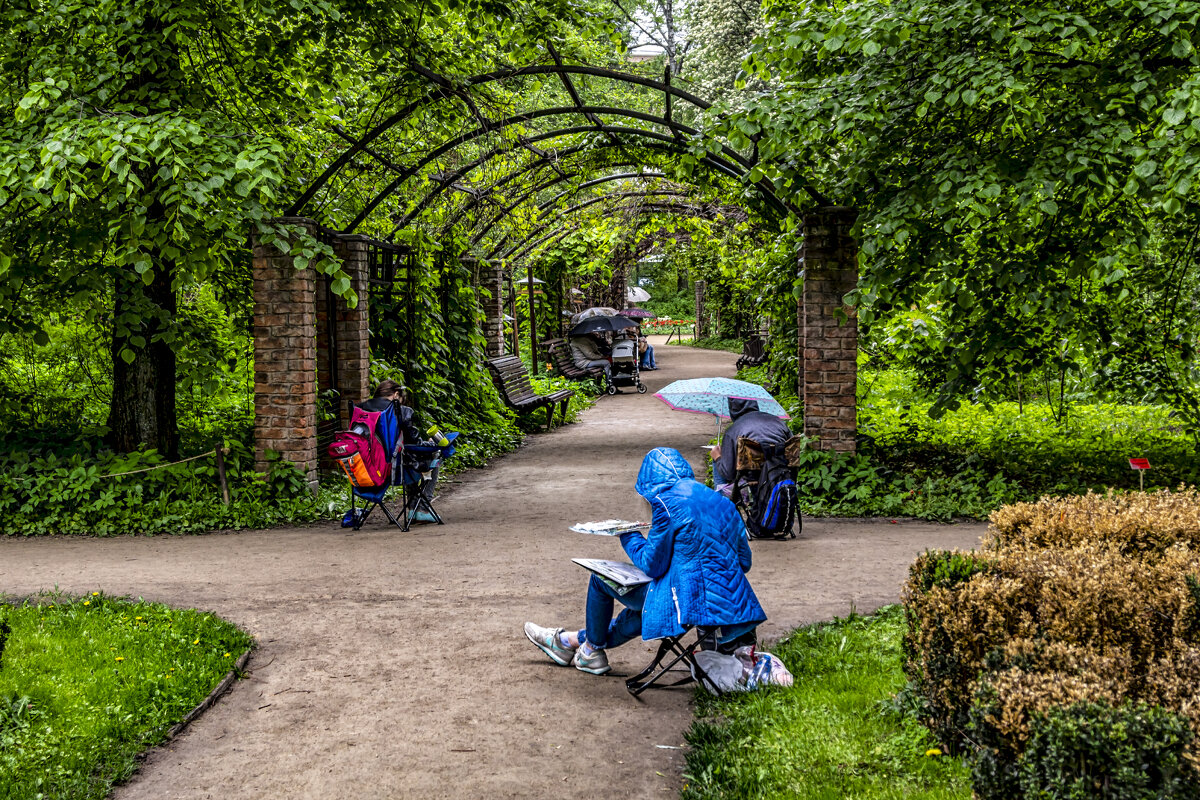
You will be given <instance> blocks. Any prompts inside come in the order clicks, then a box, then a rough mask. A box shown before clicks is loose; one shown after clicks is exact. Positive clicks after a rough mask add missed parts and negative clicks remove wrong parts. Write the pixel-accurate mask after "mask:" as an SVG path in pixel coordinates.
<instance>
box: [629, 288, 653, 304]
mask: <svg viewBox="0 0 1200 800" xmlns="http://www.w3.org/2000/svg"><path fill="white" fill-rule="evenodd" d="M649 299H650V293H649V292H647V291H646V290H645V289H643V288H642V287H640V286H630V287H628V288H626V289H625V302H626V303H644V302H646V301H647V300H649Z"/></svg>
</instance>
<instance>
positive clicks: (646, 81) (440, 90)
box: [287, 48, 824, 231]
mask: <svg viewBox="0 0 1200 800" xmlns="http://www.w3.org/2000/svg"><path fill="white" fill-rule="evenodd" d="M550 49H551V51H552V48H550ZM552 55H553V56H554V58H555V61H556V63H555V64H553V65H547V64H541V65H531V66H526V67H520V68H507V69H500V70H495V71H492V72H488V73H483V74H480V75H476V76H472V77H470V78H466V79H462V80H460V81H457V82H456V81H454V80H452V79H450V78H447V77H445V76H441V75H437V74H435V73H432V72H430V71H428V70H424V69H423V68H420V67H414V68H415V69H416V70H417V71H418V72H419V73H421V74H422V75H424V76H425V77H426V78H427V79H428V80H430V81H431V83H433V84H434V86H433V88H432V89H431V90H430V91H428V92H427V93H426V94H425V95H424V96H422V97H421V98H418V99H417V100H415V101H413V102H411V103H409V104H408V105H406V106H405V107H404V108H402V109H400V110H399V111H397V112H396V113H395V114H393V115H391V116H390V117H388V118H387V119H385V120H384V121H382V122H381V123H379V124H378V125H376V126H375V127H374V128H372V129H371V130H370V131H368V132H367V133H366V134H364V135H363V136H362V137H361V138H359V139H358V140H357V141H355V142H354V143H353V144H352V145H351V146H350V148H348V149H347V150H346V151H344V152H343V153H342V154H341V155H340V156H339V157H338V158H337V159H336V160H335V161H334V162H333V163H331V164H330V165H329V167H328V168H327V169H326V170H325V171H324V172H323V173H322V175H321V176H319V177H318V178H317V179H316V180H315V181H314V182H313V183H312V184H311V185H310V186H309V187H308V189H307V190H306V191H305V192H304V193H303V194H302V195H301V196H300V198H299V199H297V201H296V202H295V203H294V204H293V205H292V206H291V207H290V208H289V209H288V211H287V213H288V214H289V215H299V214H301V213H302V212H303V211H304V208H305V207H306V206H307V205H308V203H309V202H311V200H312V199H313V198H314V197H315V196H316V193H317V192H318V191H320V189H321V187H323V186H324V185H325V184H326V183H328V181H329V180H331V179H332V177H333V176H334V175H335V174H337V173H338V172H339V171H340V170H341V169H342V168H343V167H345V166H346V165H347V164H349V163H350V162H351V160H352V159H353V158H354V157H355V156H356V155H358V154H359V153H367V154H368V155H371V156H372V157H373V158H376V159H377V160H378V158H379V157H378V154H375V153H372V152H370V151H369V147H370V144H371V142H372V141H374V140H375V139H376V138H378V137H379V136H380V135H382V134H383V133H384V132H386V131H387V130H389V129H390V128H392V127H394V126H395V125H398V124H400V123H402V122H404V121H405V120H407V119H408V118H410V117H411V116H412V115H413V114H415V113H416V112H417V111H419V110H420V109H422V108H424V107H425V106H427V105H429V104H431V103H436V102H439V101H441V100H444V99H451V98H457V99H459V100H461V101H462V102H463V103H464V104H465V105H466V106H467V108H468V110H469V111H470V112H471V114H472V115H473V116H474V117H475V118H476V119H478V120H479V121H480V123H481V124H480V127H479V128H478V129H476V130H475V131H472V132H470V133H468V134H464V135H462V136H459V137H455V138H454V139H452V140H449V141H448V142H446V143H444V144H443V145H441V146H440V147H438V148H437V149H436V150H435V151H434V152H433V153H430V154H428V155H427V156H426V157H425V158H423V159H421V160H420V161H419V163H418V164H416V165H413V166H409V167H404V168H400V167H398V166H397V165H393V164H390V163H386V162H381V163H384V164H385V166H387V167H389V168H390V169H392V170H393V171H399V172H400V174H399V177H398V178H397V179H396V180H395V181H393V182H392V183H391V184H390V185H389V186H388V187H387V188H386V189H385V190H384V191H383V192H380V193H379V194H378V195H377V196H376V197H375V198H373V199H372V201H371V202H370V203H369V204H368V206H367V208H366V209H364V211H363V212H362V213H361V214H359V215H358V216H357V217H356V218H355V219H354V220H353V221H352V222H351V223H350V224H349V225H348V226H347V230H348V231H352V230H354V229H355V228H356V227H357V226H358V225H359V224H361V223H362V221H363V220H365V219H366V217H367V216H369V215H370V214H371V213H372V212H373V211H374V209H375V208H376V207H377V206H378V205H379V203H380V202H381V201H382V199H383V198H384V197H386V196H388V195H389V194H390V193H392V192H394V191H396V189H398V188H399V186H400V185H402V184H403V182H404V181H406V180H408V179H409V178H411V177H413V176H414V175H416V174H417V173H418V172H419V171H420V170H421V169H422V168H423V167H424V166H426V165H427V164H429V163H430V162H431V161H432V160H433V159H434V158H436V157H438V156H440V155H442V154H444V153H446V152H448V151H449V150H451V149H453V148H454V147H457V146H459V145H461V144H464V143H466V142H468V141H471V140H472V139H474V138H477V137H478V136H481V135H483V134H484V133H490V132H493V131H496V130H499V129H501V128H504V127H507V126H509V125H514V124H518V123H520V122H525V121H529V120H532V119H537V118H539V117H544V116H550V115H554V114H581V115H583V116H584V117H585V119H587V121H588V122H589V123H591V124H590V125H588V126H579V127H575V128H566V129H561V130H559V131H555V132H553V135H555V136H562V135H567V134H568V133H583V132H598V133H602V134H604V135H606V136H608V137H610V139H612V146H615V147H621V148H623V147H625V146H626V143H624V142H622V141H621V140H620V138H619V137H620V136H622V135H624V134H629V135H634V136H642V137H647V138H653V139H658V140H659V141H661V142H664V143H667V144H668V145H672V146H673V147H674V149H675V151H676V152H677V153H678V152H681V151H683V150H684V149H685V148H684V146H683V144H682V142H681V141H680V138H681V135H688V136H697V135H698V134H699V132H698V131H696V130H695V129H692V128H690V127H688V126H686V125H681V124H680V123H678V122H676V121H675V120H674V119H673V118H672V111H671V105H672V100H673V99H677V100H681V101H683V102H686V103H689V104H690V105H692V106H694V107H696V108H698V109H700V110H706V109H708V108H709V107H710V104H709V103H707V102H706V101H704V100H702V99H701V98H699V97H697V96H695V95H693V94H691V93H689V92H686V91H684V90H681V89H678V88H677V87H674V86H672V85H671V82H670V73H669V72H667V73H665V75H664V80H663V81H656V80H653V79H650V78H644V77H642V76H638V75H632V74H629V73H624V72H618V71H616V70H609V69H605V68H601V67H590V66H581V65H571V64H563V63H561V60H560V59H559V58H558V55H557V53H553V52H552ZM546 74H553V75H557V76H558V77H559V78H560V80H562V81H563V83H564V86H566V88H567V90H568V93H569V94H570V95H571V97H572V100H573V101H574V102H575V105H573V106H563V107H557V108H553V109H540V110H535V111H532V112H526V113H524V114H518V115H513V116H511V117H508V118H506V119H503V120H489V119H487V118H486V117H485V116H484V115H483V114H482V113H480V112H479V110H478V108H477V107H476V106H475V104H474V103H473V101H472V100H471V98H470V95H469V90H470V89H472V88H474V87H479V86H483V85H485V84H488V83H491V82H495V81H502V80H507V79H511V78H516V77H522V76H532V75H546ZM571 75H586V76H594V77H600V78H604V79H609V80H614V81H618V82H624V83H627V84H632V85H638V86H643V87H647V88H651V89H653V90H655V91H657V92H661V93H662V94H663V97H664V104H665V109H664V113H663V115H662V116H656V115H652V114H646V113H644V112H639V111H636V110H633V109H623V108H615V107H609V106H588V105H585V104H584V103H583V102H582V100H581V99H580V98H579V96H578V93H577V92H575V91H574V87H573V85H572V84H571V82H570V79H569V76H571ZM601 114H603V115H606V116H622V117H628V118H633V119H639V120H642V121H645V122H648V123H651V124H654V125H662V126H664V127H666V128H668V129H669V130H670V131H671V132H672V134H673V135H672V136H662V135H661V134H656V133H655V132H653V131H646V130H641V129H637V128H625V127H620V126H612V125H604V124H601V122H600V120H599V115H601ZM346 138H348V137H346ZM545 138H549V137H547V136H542V137H519V142H518V145H517V146H521V147H525V148H527V149H531V151H532V152H535V154H537V152H538V151H537V150H536V148H532V147H531V146H532V145H533V144H534V143H535V142H536V141H538V140H544V139H545ZM635 146H642V145H635ZM508 149H511V148H508ZM664 149H666V148H664ZM721 152H722V155H724V156H726V158H727V159H728V160H726V159H718V158H716V157H715V156H713V155H711V154H710V155H709V156H706V157H705V158H703V159H700V160H701V161H702V162H703V163H705V164H706V165H707V166H710V167H715V168H718V170H719V171H721V172H724V173H725V174H727V175H730V176H731V177H734V178H736V179H738V180H739V181H741V180H743V179H744V178H745V176H746V175H747V174H748V172H749V171H750V169H751V168H752V166H753V163H754V161H755V160H756V159H757V156H756V155H755V157H754V159H753V160H750V159H746V158H744V157H743V156H741V154H740V153H738V152H737V151H735V150H733V149H732V148H729V147H728V146H726V145H724V144H722V145H721ZM730 162H732V163H730ZM735 165H736V166H735ZM460 177H461V176H460ZM452 183H453V181H450V182H448V183H447V185H449V184H452ZM753 185H754V186H755V187H756V188H757V189H758V190H759V191H760V192H761V193H762V195H763V196H764V198H765V199H766V200H767V202H768V203H769V204H770V205H771V206H773V207H774V208H775V209H776V210H777V211H779V212H781V213H784V214H786V213H789V212H790V211H791V210H792V209H790V208H789V207H788V205H787V204H786V203H784V202H782V201H781V200H780V199H779V198H778V197H777V196H776V195H775V193H774V191H773V187H771V186H769V184H767V183H765V182H763V181H759V182H757V183H756V184H753ZM444 188H446V186H445V185H441V186H439V187H437V189H435V192H440V191H442V190H444ZM802 188H803V189H804V190H805V191H807V192H808V193H809V194H810V195H812V196H813V197H814V198H815V199H817V200H818V201H824V198H823V197H821V196H820V195H819V193H818V192H816V190H815V189H813V188H812V187H810V186H807V185H805V186H803V187H802ZM409 219H411V215H410V216H409Z"/></svg>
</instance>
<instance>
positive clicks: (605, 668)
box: [575, 664, 612, 675]
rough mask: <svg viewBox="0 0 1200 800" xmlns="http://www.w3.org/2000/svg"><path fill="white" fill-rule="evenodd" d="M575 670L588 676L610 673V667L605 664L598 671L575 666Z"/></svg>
mask: <svg viewBox="0 0 1200 800" xmlns="http://www.w3.org/2000/svg"><path fill="white" fill-rule="evenodd" d="M575 669H577V670H579V671H580V672H586V673H587V674H588V675H607V674H608V673H610V672H612V666H611V665H607V664H606V665H605V666H603V667H600V668H599V669H589V668H588V667H581V666H579V665H578V664H576V665H575Z"/></svg>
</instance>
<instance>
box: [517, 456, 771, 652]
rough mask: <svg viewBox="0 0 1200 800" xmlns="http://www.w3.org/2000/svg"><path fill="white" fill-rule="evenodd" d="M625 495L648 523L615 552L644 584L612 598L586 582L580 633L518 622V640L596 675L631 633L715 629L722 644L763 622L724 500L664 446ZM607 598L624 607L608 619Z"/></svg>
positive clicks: (740, 529) (735, 518)
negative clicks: (643, 507)
mask: <svg viewBox="0 0 1200 800" xmlns="http://www.w3.org/2000/svg"><path fill="white" fill-rule="evenodd" d="M634 488H635V489H636V490H637V493H638V494H640V495H641V496H642V497H643V498H645V499H646V500H647V502H649V503H650V507H651V512H652V515H653V516H652V519H653V522H652V524H651V526H650V530H649V531H648V532H647V534H646V535H645V536H642V534H640V533H625V534H622V535H621V546H622V547H623V548H625V553H626V554H627V555H628V556H629V558H630V560H631V561H632V562H633V563H634V564H635V565H636V566H637V567H639V568H640V569H641V570H642V571H643V572H645V573H646V574H647V575H649V576H650V577H651V578H652V579H653V580H652V581H651V582H650V583H648V584H644V585H642V586H639V587H637V588H636V589H634V590H632V591H630V592H629V593H627V594H625V595H620V594H618V593H617V592H616V591H615V590H614V589H611V588H610V587H609V586H608V585H607V584H606V583H605V582H604V581H602V580H601V579H600V578H599V577H598V576H595V575H593V576H592V580H591V583H590V584H589V585H588V593H587V605H586V613H585V618H586V623H585V626H584V628H583V629H582V630H579V631H573V630H572V631H565V630H563V629H562V628H543V627H541V626H539V625H534V624H533V623H532V622H526V623H525V636H526V637H528V639H529V641H531V642H533V643H534V644H535V645H536V646H537V647H538V649H540V650H541V651H542V652H543V653H545V654H546V655H547V656H549V657H550V660H551V661H553V662H554V663H555V664H558V665H560V666H564V667H565V666H574V667H575V668H576V669H579V670H582V671H583V672H589V673H591V674H593V675H603V674H604V673H606V672H608V671H609V670H610V669H611V667H610V666H609V664H608V656H607V655H606V654H605V650H606V649H607V648H610V647H617V646H619V645H622V644H624V643H625V642H627V641H629V640H630V639H632V638H634V637H635V636H637V635H638V634H641V636H642V638H643V639H646V640H652V639H661V638H663V637H666V636H682V635H683V634H684V633H686V632H687V629H688V628H690V627H693V626H702V627H720V628H721V629H722V632H723V641H727V640H729V639H731V638H734V637H739V636H742V635H744V634H746V633H748V632H749V631H751V630H753V628H754V626H756V625H758V623H760V622H762V621H764V620H765V619H766V618H767V615H766V613H765V612H764V611H763V609H762V606H761V605H759V602H758V598H757V597H756V596H755V595H754V590H753V589H751V588H750V582H749V581H748V580H746V575H745V573H747V572H749V571H750V543H749V541H748V539H747V537H746V527H745V525H744V524H743V523H742V517H741V515H740V514H738V512H737V509H735V508H734V507H733V503H731V502H730V501H729V500H728V499H727V498H725V497H722V496H721V495H719V494H717V493H716V492H714V491H713V490H712V489H709V488H708V487H707V486H705V485H704V484H702V483H699V482H697V481H696V480H695V475H694V473H693V472H692V468H691V466H690V465H689V464H688V463H687V460H686V459H684V457H683V456H682V455H680V453H679V451H678V450H672V449H671V448H668V447H658V448H655V449H654V450H651V451H650V452H649V453H647V454H646V457H645V458H644V459H643V460H642V468H641V470H640V471H639V472H638V477H637V482H636V484H635V485H634ZM614 601H619V602H620V603H621V604H622V605H624V606H625V608H624V609H623V610H622V611H621V613H620V614H618V615H617V617H616V618H615V619H614V618H613V609H614V608H615V606H614Z"/></svg>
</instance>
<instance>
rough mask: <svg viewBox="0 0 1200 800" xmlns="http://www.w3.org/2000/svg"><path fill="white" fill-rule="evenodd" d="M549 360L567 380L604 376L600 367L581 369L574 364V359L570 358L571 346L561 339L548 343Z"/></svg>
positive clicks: (582, 379)
mask: <svg viewBox="0 0 1200 800" xmlns="http://www.w3.org/2000/svg"><path fill="white" fill-rule="evenodd" d="M550 361H551V363H553V364H554V368H555V369H556V370H558V374H559V375H562V376H563V377H564V378H566V379H567V380H572V381H586V380H588V379H590V378H601V377H603V376H604V370H603V369H602V368H601V367H588V368H586V369H581V368H580V367H577V366H575V359H573V358H571V346H570V345H569V344H567V343H566V342H565V341H564V340H562V339H558V340H556V341H554V342H551V343H550Z"/></svg>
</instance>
